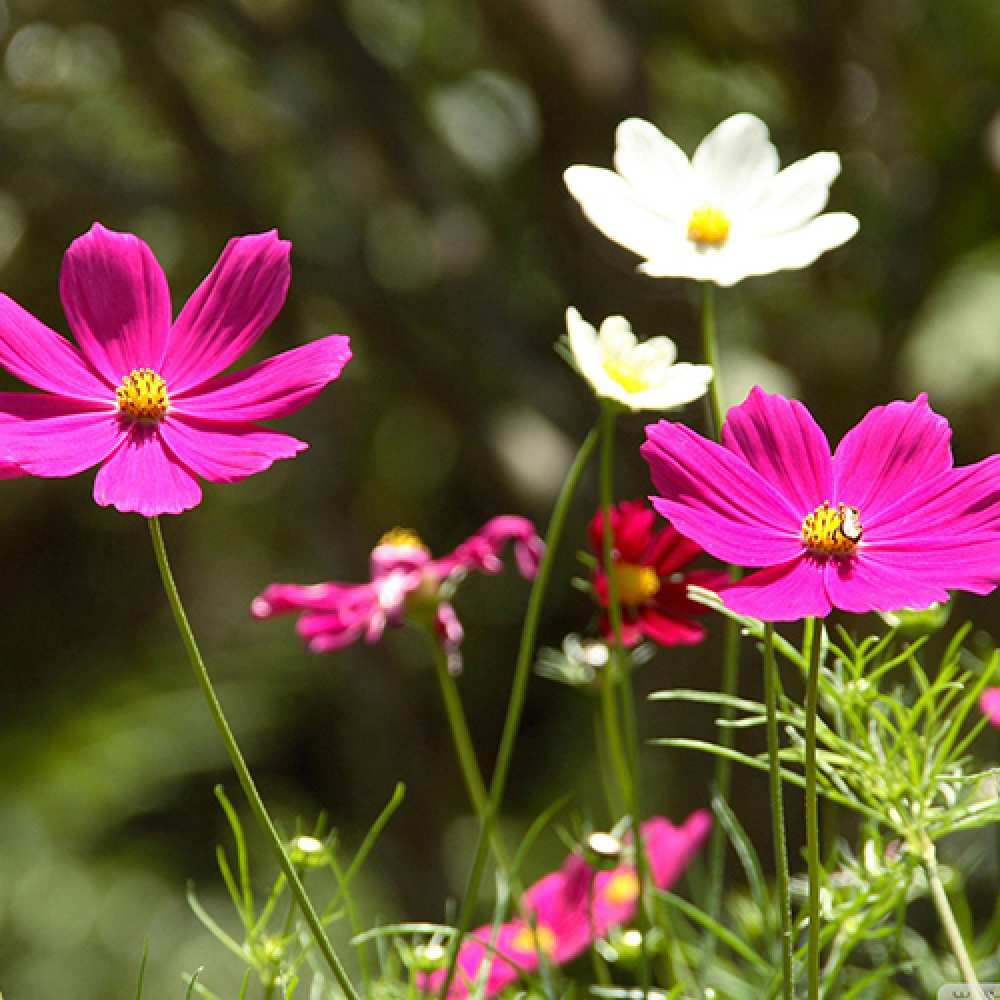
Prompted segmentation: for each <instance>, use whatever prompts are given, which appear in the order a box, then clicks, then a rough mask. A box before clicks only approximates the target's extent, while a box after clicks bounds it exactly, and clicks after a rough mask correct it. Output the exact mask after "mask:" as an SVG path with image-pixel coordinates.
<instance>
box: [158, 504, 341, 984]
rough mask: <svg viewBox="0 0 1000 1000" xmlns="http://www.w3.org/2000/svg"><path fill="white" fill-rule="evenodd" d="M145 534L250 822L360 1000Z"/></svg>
mask: <svg viewBox="0 0 1000 1000" xmlns="http://www.w3.org/2000/svg"><path fill="white" fill-rule="evenodd" d="M149 533H150V536H151V538H152V540H153V553H154V554H155V556H156V565H157V566H158V567H159V570H160V577H161V579H162V580H163V589H164V592H165V593H166V595H167V601H168V602H169V603H170V610H171V611H172V612H173V615H174V621H175V622H176V624H177V631H178V632H180V635H181V640H182V641H183V643H184V648H185V650H187V655H188V659H189V660H190V661H191V666H192V668H193V669H194V674H195V677H196V678H197V680H198V685H199V687H200V688H201V693H202V694H203V695H204V696H205V701H206V702H207V704H208V708H209V711H210V712H211V713H212V718H213V720H214V721H215V725H216V728H217V729H218V730H219V734H220V735H221V736H222V741H223V743H225V745H226V750H227V752H228V753H229V759H230V761H231V762H232V765H233V770H234V771H235V772H236V777H237V778H239V781H240V785H241V786H242V787H243V792H244V794H245V795H246V797H247V802H248V803H249V804H250V809H251V811H252V812H253V814H254V818H255V819H256V820H257V823H258V825H259V826H260V828H261V830H263V832H264V834H265V835H266V837H267V839H268V842H269V843H270V845H271V849H272V850H273V851H274V855H275V857H276V858H277V861H278V864H279V865H280V866H281V870H282V871H283V872H284V873H285V878H286V879H288V885H289V887H290V888H291V890H292V893H293V894H294V895H295V898H296V900H297V901H298V904H299V907H300V909H301V910H302V915H303V917H304V918H305V921H306V923H307V924H308V925H309V930H310V931H311V932H312V935H313V938H315V940H316V945H317V947H318V948H319V950H320V951H321V952H322V953H323V957H324V958H325V959H326V963H327V965H328V966H329V967H330V971H331V972H332V973H333V976H334V978H335V979H336V980H337V983H338V985H339V986H340V988H341V990H342V991H343V992H344V995H345V996H346V997H347V998H348V1000H360V997H359V996H358V993H357V990H355V988H354V985H353V984H352V983H351V980H350V979H349V978H348V975H347V971H346V970H345V969H344V966H343V964H342V963H341V961H340V959H339V958H337V954H336V952H335V951H334V950H333V945H331V944H330V939H329V938H328V937H327V935H326V931H325V930H324V929H323V923H322V921H321V920H320V918H319V915H318V914H317V913H316V910H315V908H314V907H313V904H312V901H311V900H310V899H309V897H308V896H307V895H306V890H305V888H304V887H303V885H302V880H301V879H300V878H299V875H298V872H297V871H296V870H295V865H294V864H292V860H291V858H289V856H288V852H287V851H286V850H285V846H284V844H283V843H282V841H281V838H280V837H279V836H278V831H277V830H276V829H275V826H274V822H273V820H272V819H271V817H270V815H269V814H268V811H267V808H266V807H265V805H264V800H263V799H262V798H261V797H260V793H259V792H258V791H257V786H256V785H255V784H254V780H253V778H252V777H251V775H250V769H249V768H248V767H247V765H246V761H245V760H244V759H243V754H242V753H241V751H240V748H239V744H237V742H236V737H235V736H233V731H232V729H230V728H229V723H228V722H227V721H226V716H225V714H224V713H223V711H222V705H221V704H220V703H219V698H218V696H217V695H216V693H215V688H214V687H213V686H212V679H211V678H210V677H209V675H208V670H207V669H206V668H205V661H204V660H203V659H202V656H201V652H200V650H199V649H198V643H197V642H196V641H195V637H194V633H193V632H192V631H191V625H190V623H189V622H188V617H187V614H186V613H185V611H184V605H183V604H182V603H181V597H180V594H179V593H178V591H177V584H176V583H174V577H173V574H172V573H171V572H170V562H169V560H168V559H167V549H166V546H165V545H164V544H163V532H162V530H161V528H160V520H159V518H157V517H151V518H150V519H149Z"/></svg>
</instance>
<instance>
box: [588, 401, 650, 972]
mask: <svg viewBox="0 0 1000 1000" xmlns="http://www.w3.org/2000/svg"><path fill="white" fill-rule="evenodd" d="M616 417H617V412H616V410H615V407H614V404H612V403H606V404H605V405H604V409H603V411H602V413H601V470H600V491H601V517H602V519H603V524H604V530H603V532H602V542H603V553H602V554H603V562H604V573H605V577H606V579H607V587H608V618H609V620H610V622H611V631H612V633H613V634H614V649H613V651H612V663H613V664H614V667H613V671H612V675H613V676H614V677H615V680H616V681H617V682H618V683H619V685H620V687H621V690H622V715H623V717H624V719H625V733H626V739H625V745H626V747H627V753H628V764H629V767H628V776H627V783H626V785H625V801H626V803H627V805H628V811H629V819H630V825H631V827H632V843H633V844H634V845H635V864H636V874H637V875H638V879H637V882H638V886H639V895H638V898H637V900H636V915H637V918H638V924H639V931H640V932H641V934H642V946H641V948H640V952H639V982H640V983H641V984H642V988H643V991H644V992H648V991H649V987H650V985H651V981H650V963H649V954H648V952H647V950H646V948H647V938H648V936H649V916H648V914H647V913H646V907H645V905H644V896H645V892H646V888H645V885H646V874H647V872H646V868H647V865H646V849H645V847H644V846H643V843H642V832H641V825H642V824H641V819H642V812H641V807H640V773H639V727H638V724H637V722H636V711H635V695H634V692H633V690H632V678H631V676H630V675H629V673H628V667H627V663H626V658H625V657H626V654H625V643H624V642H623V641H622V607H621V601H620V600H619V597H618V577H617V574H616V573H615V556H614V532H613V530H612V526H611V525H612V522H611V505H612V499H613V494H614V453H615V420H616Z"/></svg>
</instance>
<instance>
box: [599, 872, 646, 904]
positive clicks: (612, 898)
mask: <svg viewBox="0 0 1000 1000" xmlns="http://www.w3.org/2000/svg"><path fill="white" fill-rule="evenodd" d="M604 895H605V898H606V899H607V901H608V902H609V903H613V904H614V905H615V906H623V905H625V904H626V903H634V902H635V901H636V900H637V899H638V898H639V880H638V878H636V875H635V872H618V874H617V875H612V876H611V878H610V879H608V885H607V888H606V889H605V890H604Z"/></svg>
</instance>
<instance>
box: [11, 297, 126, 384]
mask: <svg viewBox="0 0 1000 1000" xmlns="http://www.w3.org/2000/svg"><path fill="white" fill-rule="evenodd" d="M0 365H2V366H3V367H4V368H6V369H7V371H9V372H10V373H11V374H12V375H14V376H16V377H17V378H19V379H21V381H23V382H27V383H28V385H31V386H34V387H35V388H36V389H44V390H46V391H47V392H54V393H57V394H59V395H62V396H72V397H74V398H76V399H95V400H97V399H104V400H106V399H108V396H109V393H108V390H109V388H110V386H109V385H108V384H107V383H106V382H104V381H103V380H102V379H101V378H100V376H99V375H98V374H97V373H96V372H95V371H94V370H93V368H91V367H90V365H89V364H88V363H87V361H86V360H85V359H84V357H83V356H82V355H81V354H80V352H79V351H78V350H77V349H76V348H75V347H74V346H73V345H72V344H71V343H70V342H69V341H68V340H67V339H66V338H65V337H61V336H60V335H59V334H58V333H56V332H55V331H54V330H50V329H49V328H48V327H47V326H46V325H45V324H44V323H41V322H39V321H38V320H37V319H35V317H34V316H32V315H31V313H29V312H26V311H25V310H24V309H22V308H21V307H20V306H19V305H18V304H17V303H16V302H15V301H14V300H13V299H11V298H8V297H7V296H6V295H0Z"/></svg>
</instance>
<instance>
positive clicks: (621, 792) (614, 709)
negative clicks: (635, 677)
mask: <svg viewBox="0 0 1000 1000" xmlns="http://www.w3.org/2000/svg"><path fill="white" fill-rule="evenodd" d="M616 669H617V668H616V667H615V665H614V663H613V662H609V663H608V665H607V669H606V670H605V671H604V673H603V674H602V675H601V680H600V687H601V692H600V698H601V717H602V719H603V722H604V737H605V739H606V740H607V745H608V757H609V759H610V761H611V770H612V772H613V774H614V777H615V784H616V788H615V791H616V792H617V794H616V795H615V800H614V801H611V800H610V799H609V802H608V805H609V806H610V807H611V810H612V812H614V811H615V810H616V809H617V808H618V806H619V805H620V804H621V803H622V801H623V796H627V794H628V783H629V768H628V758H627V757H626V755H625V748H624V747H623V746H622V734H621V725H620V723H619V720H618V695H617V692H616V687H617V680H618V678H617V677H616ZM625 801H627V799H625ZM615 818H617V816H616V817H615Z"/></svg>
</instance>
